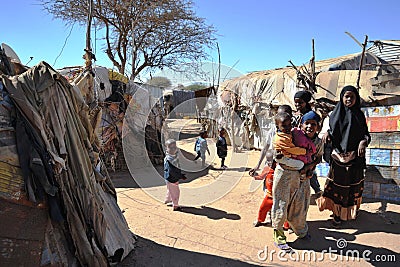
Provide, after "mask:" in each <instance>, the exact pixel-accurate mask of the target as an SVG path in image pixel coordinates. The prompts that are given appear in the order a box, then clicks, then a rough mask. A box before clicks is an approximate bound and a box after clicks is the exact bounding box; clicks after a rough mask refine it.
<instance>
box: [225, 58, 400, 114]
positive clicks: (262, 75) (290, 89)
mask: <svg viewBox="0 0 400 267" xmlns="http://www.w3.org/2000/svg"><path fill="white" fill-rule="evenodd" d="M360 56H361V55H360V54H351V55H346V56H341V57H338V58H332V59H326V60H321V61H316V62H315V71H316V73H318V75H317V78H316V84H317V85H320V87H317V93H316V94H315V95H314V98H315V99H319V98H327V99H329V100H338V92H339V90H340V89H341V88H342V87H343V86H344V85H349V84H350V85H356V83H357V76H358V67H359V64H360ZM363 62H364V65H365V67H364V68H363V70H362V73H361V79H360V81H361V82H360V85H361V90H360V94H361V96H362V98H363V99H364V101H369V100H370V99H369V97H370V96H372V85H371V83H372V81H371V79H372V78H374V77H376V76H378V75H384V74H388V73H394V72H397V70H396V69H395V68H394V67H392V66H390V65H384V66H381V65H379V64H380V63H385V61H383V60H381V59H379V58H378V57H377V56H375V55H374V54H372V53H368V52H367V53H365V58H364V61H363ZM377 64H378V65H377ZM307 67H308V66H307ZM299 68H301V67H299ZM297 83H298V82H297V72H296V70H295V69H294V68H292V67H285V68H280V69H274V70H266V71H257V72H252V73H249V74H246V75H244V76H241V77H238V78H235V79H232V80H228V81H226V82H224V83H222V84H221V85H220V86H219V91H218V94H219V96H220V97H219V103H220V105H222V106H224V105H231V102H232V94H236V95H237V97H238V99H237V101H238V104H239V105H243V106H248V107H252V106H254V104H255V103H260V102H261V103H265V104H272V105H281V104H291V105H292V106H293V104H294V103H293V97H294V94H295V93H296V92H297V91H299V90H301V88H299V86H298V84H297Z"/></svg>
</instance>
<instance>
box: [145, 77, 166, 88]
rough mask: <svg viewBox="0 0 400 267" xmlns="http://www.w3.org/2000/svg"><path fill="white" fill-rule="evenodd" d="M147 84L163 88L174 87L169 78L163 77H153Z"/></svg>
mask: <svg viewBox="0 0 400 267" xmlns="http://www.w3.org/2000/svg"><path fill="white" fill-rule="evenodd" d="M146 84H149V85H152V86H158V87H163V88H167V87H170V86H171V85H172V83H171V81H170V80H169V79H168V78H167V77H161V76H155V77H152V78H151V79H149V80H147V82H146Z"/></svg>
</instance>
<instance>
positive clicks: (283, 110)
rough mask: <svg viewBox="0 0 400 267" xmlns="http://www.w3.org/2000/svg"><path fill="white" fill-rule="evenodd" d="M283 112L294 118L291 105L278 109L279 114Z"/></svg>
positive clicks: (281, 106)
mask: <svg viewBox="0 0 400 267" xmlns="http://www.w3.org/2000/svg"><path fill="white" fill-rule="evenodd" d="M281 112H286V113H287V114H289V115H290V117H292V113H293V110H292V107H291V106H289V105H280V106H279V107H278V112H277V113H281Z"/></svg>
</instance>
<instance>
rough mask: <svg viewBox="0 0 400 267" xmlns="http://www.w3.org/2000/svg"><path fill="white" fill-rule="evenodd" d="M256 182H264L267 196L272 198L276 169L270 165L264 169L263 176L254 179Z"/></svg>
mask: <svg viewBox="0 0 400 267" xmlns="http://www.w3.org/2000/svg"><path fill="white" fill-rule="evenodd" d="M254 179H256V180H264V184H265V188H266V189H267V196H269V197H271V198H272V183H273V181H274V168H271V167H269V166H268V165H267V166H265V167H264V169H263V170H262V172H261V174H259V175H257V176H255V177H254Z"/></svg>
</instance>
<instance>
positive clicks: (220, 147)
mask: <svg viewBox="0 0 400 267" xmlns="http://www.w3.org/2000/svg"><path fill="white" fill-rule="evenodd" d="M218 132H219V137H218V141H217V143H216V146H217V155H218V157H219V158H220V159H221V169H227V168H228V167H227V166H225V158H226V156H227V154H228V145H227V144H226V139H225V129H224V128H222V127H221V128H219V129H218Z"/></svg>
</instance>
